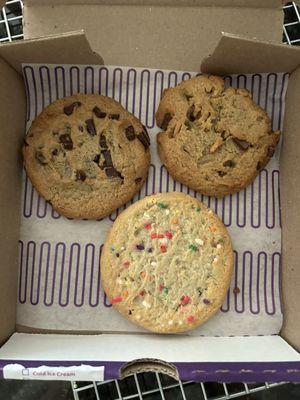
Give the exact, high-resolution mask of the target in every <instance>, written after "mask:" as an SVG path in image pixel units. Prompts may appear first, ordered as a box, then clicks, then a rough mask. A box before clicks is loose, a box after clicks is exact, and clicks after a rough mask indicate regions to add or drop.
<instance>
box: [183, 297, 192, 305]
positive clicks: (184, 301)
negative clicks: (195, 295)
mask: <svg viewBox="0 0 300 400" xmlns="http://www.w3.org/2000/svg"><path fill="white" fill-rule="evenodd" d="M190 301H191V298H190V296H186V295H184V296H182V297H181V305H182V306H186V305H187V304H189V302H190Z"/></svg>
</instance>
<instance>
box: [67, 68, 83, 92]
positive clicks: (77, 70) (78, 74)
mask: <svg viewBox="0 0 300 400" xmlns="http://www.w3.org/2000/svg"><path fill="white" fill-rule="evenodd" d="M73 71H75V72H76V78H73ZM69 76H70V94H71V95H73V94H76V93H79V92H80V72H79V68H78V67H71V68H70V71H69ZM75 79H76V82H75V83H77V86H76V84H75V85H74V81H75Z"/></svg>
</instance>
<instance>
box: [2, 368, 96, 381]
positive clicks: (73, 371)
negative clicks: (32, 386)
mask: <svg viewBox="0 0 300 400" xmlns="http://www.w3.org/2000/svg"><path fill="white" fill-rule="evenodd" d="M3 376H4V379H39V380H46V381H52V380H53V381H103V380H104V367H92V366H90V365H84V364H82V365H80V366H75V365H74V366H70V367H48V366H47V365H41V366H40V367H37V368H26V367H24V366H23V365H21V364H8V365H5V367H4V368H3Z"/></svg>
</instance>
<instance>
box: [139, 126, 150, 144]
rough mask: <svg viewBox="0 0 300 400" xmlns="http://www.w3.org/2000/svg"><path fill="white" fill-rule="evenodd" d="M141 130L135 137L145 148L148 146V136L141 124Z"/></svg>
mask: <svg viewBox="0 0 300 400" xmlns="http://www.w3.org/2000/svg"><path fill="white" fill-rule="evenodd" d="M143 128H144V130H143V132H140V133H139V134H138V135H137V138H138V139H139V141H140V142H141V143H142V145H143V146H144V147H145V149H148V147H149V146H150V138H149V135H148V132H147V130H146V127H145V126H144V125H143Z"/></svg>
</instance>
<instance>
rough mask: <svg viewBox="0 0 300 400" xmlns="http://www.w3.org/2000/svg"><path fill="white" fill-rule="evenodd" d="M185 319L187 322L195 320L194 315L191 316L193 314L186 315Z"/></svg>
mask: <svg viewBox="0 0 300 400" xmlns="http://www.w3.org/2000/svg"><path fill="white" fill-rule="evenodd" d="M187 321H188V322H194V321H195V318H194V316H193V315H189V316H188V317H187Z"/></svg>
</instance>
